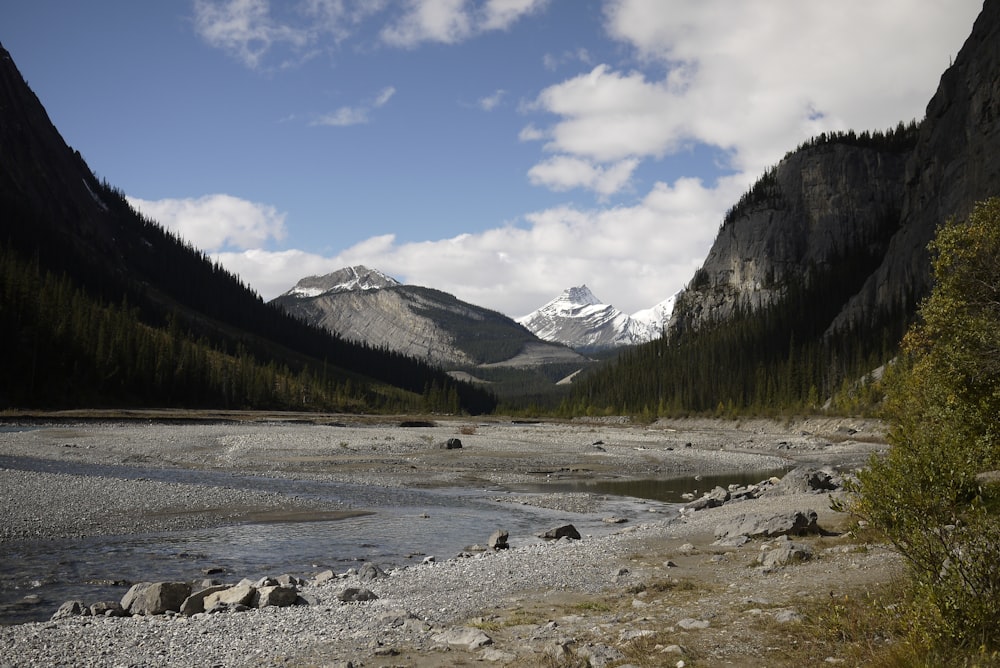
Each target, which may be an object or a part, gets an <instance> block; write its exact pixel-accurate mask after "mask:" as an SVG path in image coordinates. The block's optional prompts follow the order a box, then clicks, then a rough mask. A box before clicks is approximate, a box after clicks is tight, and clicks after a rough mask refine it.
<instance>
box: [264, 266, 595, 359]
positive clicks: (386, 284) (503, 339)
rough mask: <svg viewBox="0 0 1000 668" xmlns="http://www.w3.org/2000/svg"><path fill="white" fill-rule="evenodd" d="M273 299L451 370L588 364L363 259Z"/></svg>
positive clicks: (358, 337)
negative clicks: (364, 261) (407, 282)
mask: <svg viewBox="0 0 1000 668" xmlns="http://www.w3.org/2000/svg"><path fill="white" fill-rule="evenodd" d="M271 303H272V304H275V305H276V306H279V307H281V308H282V309H284V310H285V311H287V312H288V313H291V314H293V315H295V316H297V317H299V318H302V319H303V320H305V321H306V322H309V323H311V324H313V325H316V326H317V327H322V328H324V329H326V330H328V331H330V332H333V333H335V334H338V335H340V336H342V337H343V338H345V339H348V340H350V341H359V342H364V343H367V344H368V345H370V346H372V347H373V348H384V349H386V350H392V351H395V352H400V353H403V354H404V355H407V356H409V357H414V358H417V359H421V360H425V361H428V362H430V363H432V364H435V365H439V366H442V367H445V368H449V369H453V368H455V367H467V368H468V367H476V366H511V367H537V366H544V365H548V364H580V365H586V363H587V360H586V359H585V358H584V357H583V356H581V355H580V354H579V353H577V352H575V351H573V350H570V349H569V348H566V347H565V346H561V345H555V344H553V343H551V342H546V341H541V340H539V339H538V337H536V336H535V335H534V334H532V333H531V332H529V331H527V330H526V329H525V328H524V327H522V326H521V325H519V324H517V323H516V322H514V321H513V320H511V319H510V318H509V317H507V316H505V315H503V314H502V313H497V312H496V311H490V310H489V309H485V308H482V307H479V306H475V305H474V304H468V303H466V302H463V301H461V300H459V299H458V298H457V297H455V296H453V295H450V294H448V293H445V292H441V291H440V290H434V289H432V288H424V287H420V286H417V285H404V284H402V283H400V282H399V281H397V280H395V279H393V278H390V277H389V276H386V275H385V274H383V273H382V272H380V271H378V270H375V269H369V268H368V267H364V266H360V265H358V266H354V267H346V268H344V269H341V270H339V271H335V272H333V273H332V274H327V275H326V276H309V277H307V278H303V279H302V280H300V281H299V282H298V283H296V284H295V287H293V288H292V289H291V290H289V291H288V292H286V293H285V294H283V295H281V296H280V297H277V298H275V299H273V300H272V301H271Z"/></svg>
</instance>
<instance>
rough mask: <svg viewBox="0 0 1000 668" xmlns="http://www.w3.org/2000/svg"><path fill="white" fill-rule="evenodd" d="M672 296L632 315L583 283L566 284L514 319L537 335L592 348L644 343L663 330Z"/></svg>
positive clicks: (655, 337)
mask: <svg viewBox="0 0 1000 668" xmlns="http://www.w3.org/2000/svg"><path fill="white" fill-rule="evenodd" d="M674 300H675V297H670V298H668V299H666V300H664V301H662V302H660V303H659V304H657V305H656V306H653V307H652V308H648V309H645V310H643V311H639V312H637V313H634V314H632V315H628V314H627V313H623V312H622V311H620V310H618V309H617V308H615V307H614V306H612V305H611V304H604V303H602V302H601V300H599V299H598V298H597V297H596V296H594V293H593V292H591V291H590V289H589V288H588V287H587V286H586V285H581V286H577V287H572V288H568V289H566V290H564V291H563V293H562V294H561V295H559V296H558V297H556V298H555V299H553V300H552V301H550V302H549V303H547V304H545V305H544V306H542V307H541V308H539V309H537V310H536V311H533V312H531V313H529V314H528V315H526V316H523V317H521V318H518V319H517V322H519V323H520V324H522V325H524V326H525V327H526V328H528V330H530V331H532V332H534V333H535V335H536V336H538V338H540V339H543V340H545V341H552V342H556V343H562V344H563V345H566V346H569V347H571V348H573V349H575V350H579V351H581V352H594V351H599V350H607V349H609V348H618V347H621V346H631V345H636V344H639V343H647V342H649V341H652V340H654V339H658V338H659V337H660V336H662V334H663V327H664V325H666V323H667V321H668V320H669V319H670V313H671V311H672V310H673V305H674Z"/></svg>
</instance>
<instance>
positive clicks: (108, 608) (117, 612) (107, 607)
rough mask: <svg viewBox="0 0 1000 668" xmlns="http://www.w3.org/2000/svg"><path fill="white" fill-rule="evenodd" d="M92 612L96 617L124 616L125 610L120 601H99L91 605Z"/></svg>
mask: <svg viewBox="0 0 1000 668" xmlns="http://www.w3.org/2000/svg"><path fill="white" fill-rule="evenodd" d="M90 614H91V615H93V616H94V617H124V616H125V611H124V610H122V605H121V603H119V602H118V601H98V602H97V603H94V604H93V605H91V606H90Z"/></svg>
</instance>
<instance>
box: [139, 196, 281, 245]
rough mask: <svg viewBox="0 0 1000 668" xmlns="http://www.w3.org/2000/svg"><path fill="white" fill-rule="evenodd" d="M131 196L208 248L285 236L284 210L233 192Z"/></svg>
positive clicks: (141, 207) (164, 222)
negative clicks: (146, 197) (177, 196)
mask: <svg viewBox="0 0 1000 668" xmlns="http://www.w3.org/2000/svg"><path fill="white" fill-rule="evenodd" d="M127 199H128V202H129V204H131V205H132V207H133V208H134V209H136V210H137V211H139V212H140V213H142V214H143V215H144V216H146V217H147V218H149V219H151V220H155V221H156V222H158V223H160V224H161V225H163V227H165V228H166V229H168V230H170V231H172V232H174V233H176V234H177V235H178V236H180V237H181V238H182V239H184V240H185V241H188V242H190V243H191V244H192V245H194V246H195V247H196V248H200V249H202V250H206V251H215V250H221V249H224V248H236V249H253V248H257V247H260V246H263V245H265V244H267V243H268V242H270V241H272V240H275V241H280V240H281V239H284V238H285V214H284V213H281V212H279V211H278V210H277V209H275V208H274V207H273V206H270V205H268V204H260V203H258V202H250V201H248V200H245V199H240V198H238V197H233V196H232V195H221V194H217V195H205V196H204V197H198V198H196V199H192V198H188V199H161V200H155V201H154V200H144V199H139V198H137V197H129V198H127ZM251 252H253V251H251Z"/></svg>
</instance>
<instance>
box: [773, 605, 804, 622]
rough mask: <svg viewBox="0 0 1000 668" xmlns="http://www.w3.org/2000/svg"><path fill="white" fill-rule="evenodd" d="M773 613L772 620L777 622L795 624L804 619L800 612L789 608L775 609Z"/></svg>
mask: <svg viewBox="0 0 1000 668" xmlns="http://www.w3.org/2000/svg"><path fill="white" fill-rule="evenodd" d="M773 614H774V621H776V622H778V623H779V624H797V623H798V622H801V621H803V619H804V618H803V617H802V615H801V614H799V613H798V612H796V611H795V610H792V609H790V608H783V609H781V610H775V611H774V612H773Z"/></svg>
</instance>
